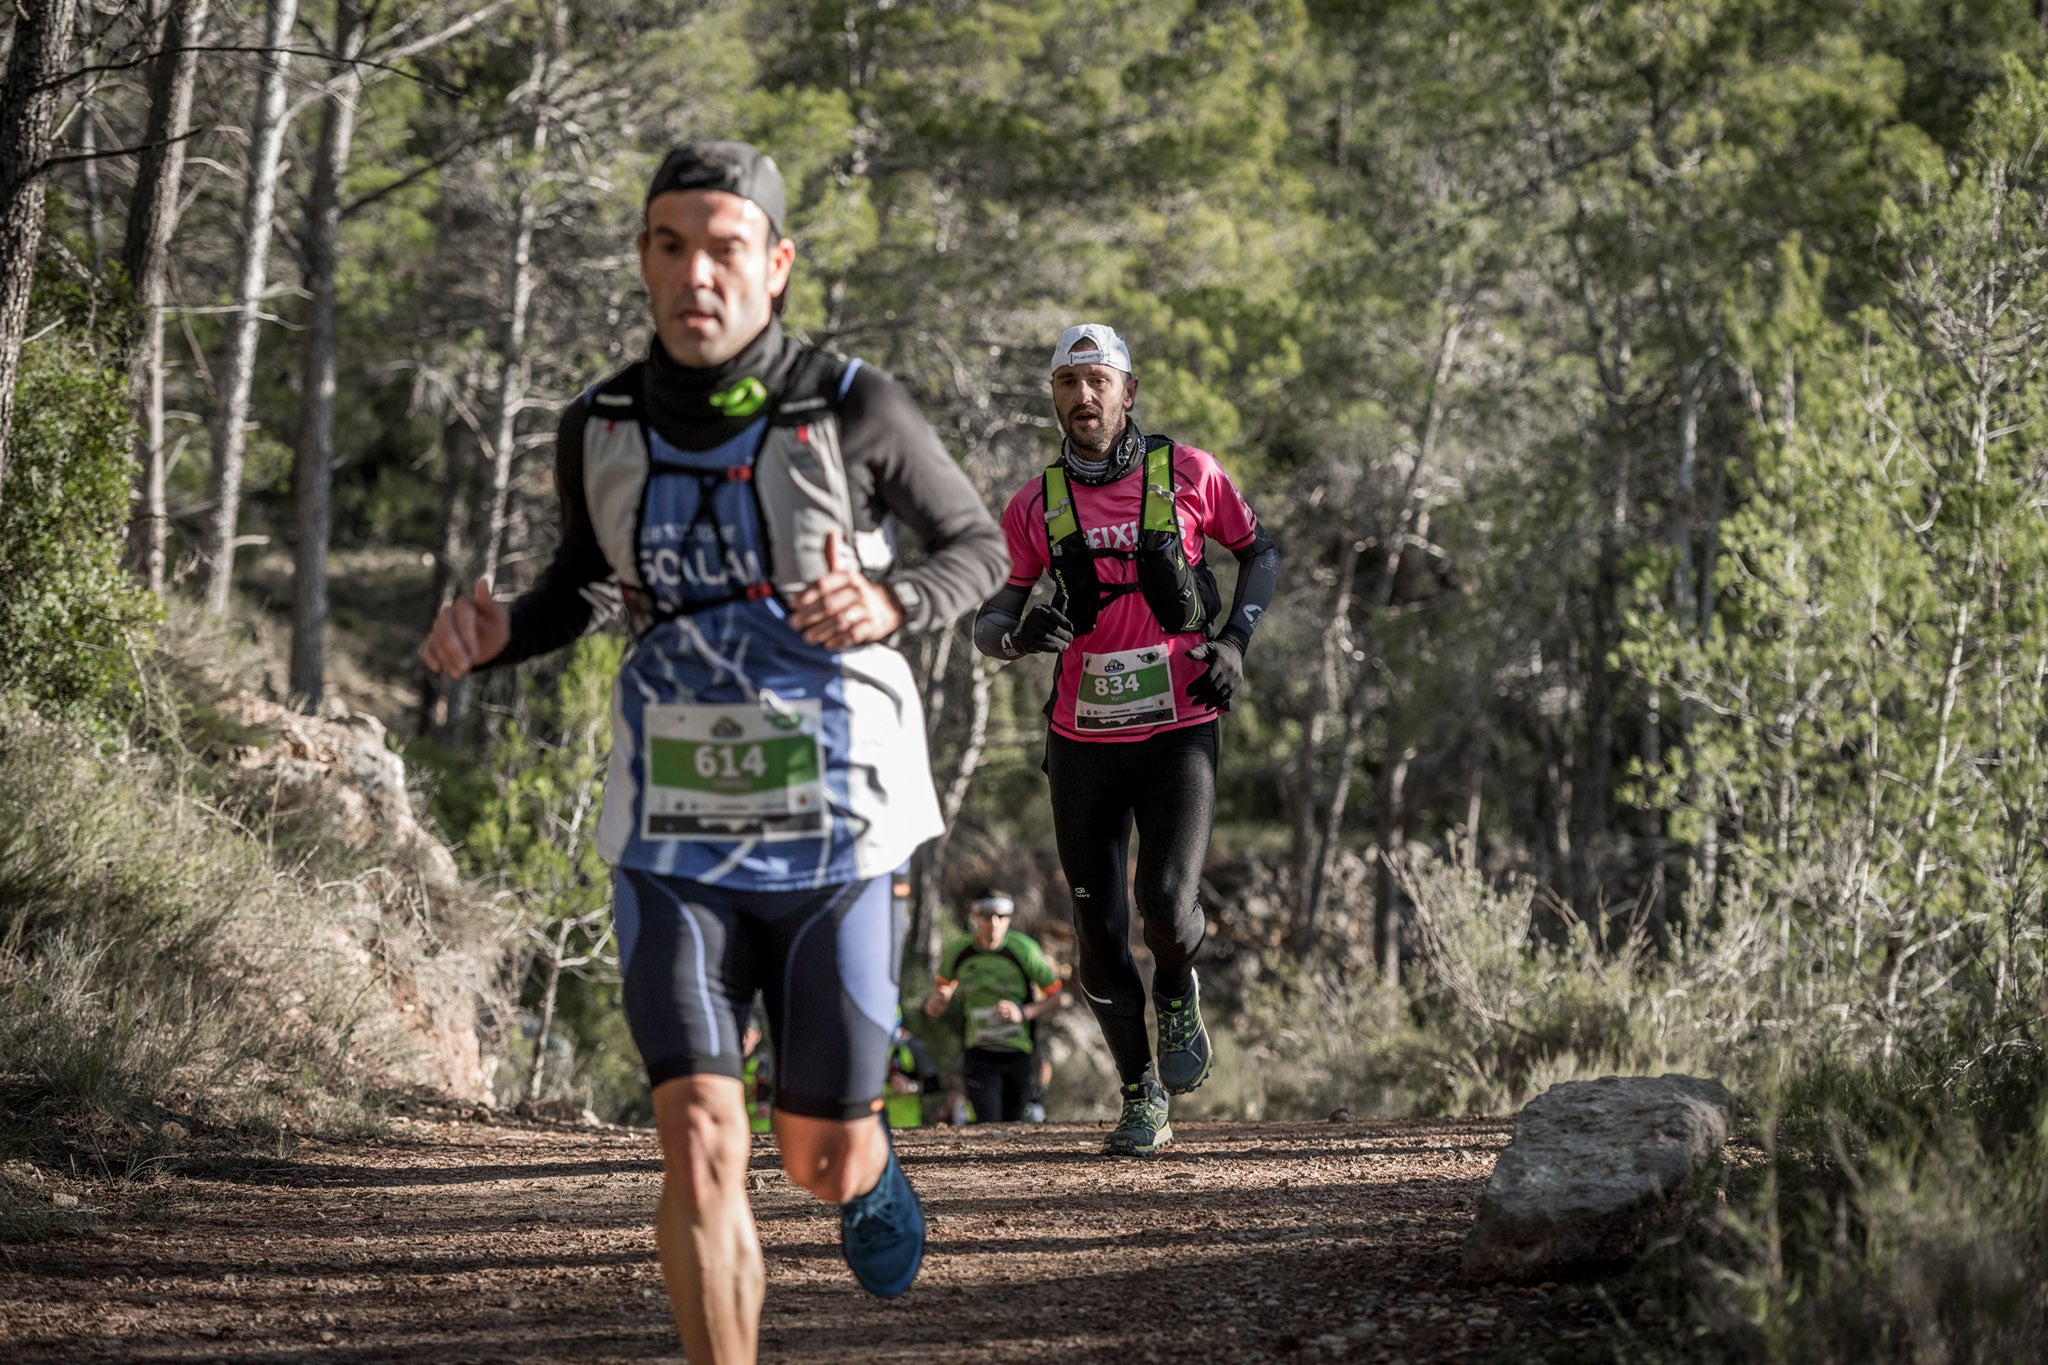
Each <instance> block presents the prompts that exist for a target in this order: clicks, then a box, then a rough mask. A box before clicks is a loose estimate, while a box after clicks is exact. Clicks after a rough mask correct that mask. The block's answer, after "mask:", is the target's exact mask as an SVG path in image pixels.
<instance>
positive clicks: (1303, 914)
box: [1288, 531, 1365, 951]
mask: <svg viewBox="0 0 2048 1365" xmlns="http://www.w3.org/2000/svg"><path fill="white" fill-rule="evenodd" d="M1364 549H1365V543H1364V542H1363V541H1361V540H1359V539H1357V537H1356V535H1355V534H1354V533H1353V532H1350V531H1346V532H1345V533H1344V534H1342V535H1341V536H1339V537H1338V544H1337V581H1336V582H1335V583H1334V584H1333V585H1332V586H1331V589H1330V607H1329V611H1328V613H1327V614H1326V616H1325V618H1324V624H1323V649H1322V668H1321V671H1320V673H1319V675H1318V678H1317V687H1318V695H1317V698H1316V706H1315V711H1314V712H1313V713H1312V714H1311V715H1310V716H1309V721H1308V727H1307V731H1306V733H1305V734H1304V735H1303V742H1302V746H1301V752H1300V753H1298V754H1296V755H1295V759H1294V785H1293V790H1292V791H1291V792H1290V793H1289V798H1288V804H1289V805H1290V806H1292V807H1293V810H1292V811H1291V812H1290V814H1291V817H1292V818H1291V820H1290V824H1291V825H1292V828H1293V835H1292V842H1291V846H1290V848H1289V850H1288V868H1289V871H1290V872H1291V873H1292V879H1293V885H1294V897H1295V902H1294V923H1293V925H1292V926H1290V928H1289V930H1288V940H1289V942H1290V943H1291V944H1292V945H1293V947H1294V948H1295V950H1296V951H1303V950H1306V949H1307V948H1308V947H1309V946H1310V945H1311V944H1312V943H1314V942H1315V936H1316V920H1317V916H1318V914H1319V912H1320V910H1321V904H1322V898H1321V895H1320V893H1319V891H1318V889H1317V888H1316V887H1315V886H1314V885H1313V884H1314V882H1315V881H1316V876H1315V868H1314V859H1315V857H1316V850H1317V844H1316V837H1315V836H1316V818H1315V814H1316V790H1317V787H1318V783H1317V781H1316V778H1317V775H1318V764H1317V760H1318V759H1319V758H1320V756H1321V755H1322V752H1323V746H1324V743H1325V741H1327V739H1328V738H1329V733H1330V722H1331V720H1332V719H1335V718H1337V717H1340V716H1341V715H1342V714H1343V708H1344V686H1343V683H1342V681H1341V674H1342V671H1343V670H1342V667H1341V665H1342V664H1343V663H1344V662H1345V660H1344V659H1342V658H1340V657H1339V656H1340V655H1341V654H1347V653H1348V651H1349V650H1350V649H1351V628H1350V627H1351V593H1352V589H1353V588H1354V587H1355V586H1356V584H1357V582H1358V556H1359V555H1360V553H1361V552H1363V551H1364Z"/></svg>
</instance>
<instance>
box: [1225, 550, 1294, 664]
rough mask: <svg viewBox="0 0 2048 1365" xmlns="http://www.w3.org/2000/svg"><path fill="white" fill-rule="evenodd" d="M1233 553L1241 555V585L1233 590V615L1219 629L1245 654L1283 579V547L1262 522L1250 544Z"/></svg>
mask: <svg viewBox="0 0 2048 1365" xmlns="http://www.w3.org/2000/svg"><path fill="white" fill-rule="evenodd" d="M1231 553H1233V554H1235V555H1236V556H1237V587H1236V589H1235V590H1234V591H1233V592H1232V593H1231V594H1230V619H1229V620H1227V621H1225V622H1224V623H1223V629H1221V630H1219V631H1217V632H1216V638H1217V639H1219V640H1222V641H1224V642H1226V643H1228V644H1233V645H1236V646H1237V652H1238V653H1239V654H1243V653H1244V652H1245V650H1246V648H1247V647H1249V646H1250V644H1251V642H1252V631H1253V630H1254V629H1255V628H1256V627H1257V626H1258V624H1259V618H1260V617H1261V616H1264V615H1265V614H1266V608H1267V607H1268V606H1269V605H1271V604H1272V601H1273V589H1274V588H1275V587H1276V586H1278V584H1279V582H1280V547H1279V546H1278V545H1275V544H1274V543H1273V539H1272V537H1271V536H1268V535H1267V534H1266V528H1265V527H1263V526H1261V527H1260V528H1259V532H1258V534H1257V535H1255V536H1253V537H1252V539H1251V541H1250V543H1249V544H1247V545H1246V546H1245V547H1244V548H1243V549H1240V550H1233V551H1232V552H1231Z"/></svg>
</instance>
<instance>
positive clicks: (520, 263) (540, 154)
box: [484, 4, 568, 583]
mask: <svg viewBox="0 0 2048 1365" xmlns="http://www.w3.org/2000/svg"><path fill="white" fill-rule="evenodd" d="M567 17H568V16H567V11H566V9H565V8H564V7H563V6H562V5H559V4H557V5H555V6H553V7H552V10H551V13H550V19H549V24H548V29H547V32H546V33H545V34H543V35H542V37H541V38H540V39H539V41H538V42H536V43H535V45H534V50H533V70H532V73H531V75H530V76H529V77H528V86H529V90H530V95H529V98H531V99H532V101H533V122H532V125H531V126H530V127H529V128H528V130H527V135H526V156H525V158H524V159H525V162H526V169H525V170H524V171H523V172H521V173H520V174H519V176H518V187H517V189H516V190H515V191H514V193H513V200H512V203H513V211H512V252H511V260H510V262H509V264H510V269H509V270H508V271H507V274H506V281H505V340H504V345H503V346H502V348H501V349H500V351H499V356H498V405H497V418H498V420H497V428H496V430H495V431H494V432H493V433H492V437H491V484H490V519H489V521H488V522H487V524H486V527H485V531H484V577H486V578H488V579H490V580H491V581H492V582H493V583H495V582H497V580H498V566H499V564H500V563H501V562H502V561H503V558H504V554H505V536H506V529H507V526H508V524H509V522H510V519H511V507H512V461H513V457H514V456H515V455H516V454H517V453H518V440H519V410H520V408H521V406H522V405H523V404H524V403H525V400H526V325H527V316H528V313H529V312H530V311H531V308H532V304H533V234H534V228H535V227H536V226H537V225H538V223H539V222H540V182H541V179H542V177H543V173H544V169H545V163H546V158H547V151H548V125H549V120H550V118H551V116H552V110H551V109H550V108H549V101H550V99H551V98H552V92H551V91H550V89H549V83H550V81H551V80H552V79H553V70H554V60H555V53H556V52H557V50H558V49H559V48H560V46H561V44H562V41H563V40H564V38H565V37H566V32H565V26H566V23H567Z"/></svg>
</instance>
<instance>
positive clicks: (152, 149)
mask: <svg viewBox="0 0 2048 1365" xmlns="http://www.w3.org/2000/svg"><path fill="white" fill-rule="evenodd" d="M209 4H210V0H172V4H171V7H170V10H169V12H168V13H167V14H166V15H165V16H164V21H163V28H162V31H161V35H160V37H159V40H158V41H159V44H160V50H159V52H158V55H157V58H156V62H155V63H154V65H153V67H152V69H151V73H150V82H149V85H150V89H149V121H148V123H147V125H146V127H145V129H144V132H143V138H142V143H143V146H142V154H141V156H140V158H139V159H138V161H137V164H136V168H135V195H134V198H133V199H132V200H131V201H130V203H129V207H128V235H127V239H126V242H125V244H124V245H123V247H122V250H121V264H122V265H124V266H125V267H127V270H128V280H129V283H130V284H131V285H133V286H134V289H135V307H136V308H137V309H138V310H139V311H138V313H137V315H136V322H137V327H136V330H135V332H134V334H133V337H132V339H131V343H130V346H129V351H128V400H129V403H130V405H131V406H132V407H133V408H134V410H135V415H136V421H137V425H138V427H139V429H140V430H139V434H138V436H137V441H136V450H135V486H136V491H137V494H138V505H137V506H136V509H135V516H134V519H133V521H132V522H131V523H130V525H129V548H130V552H131V554H132V555H133V557H134V560H135V568H136V571H137V572H138V573H140V574H141V575H142V578H143V581H144V582H145V583H147V584H148V585H149V590H150V591H151V592H155V593H161V592H162V591H163V590H164V535H165V524H164V523H165V509H164V430H163V423H164V418H163V414H164V406H163V399H164V393H163V382H164V374H163V371H164V339H163V338H164V333H163V310H164V294H165V289H166V284H167V282H168V280H169V278H170V265H171V233H172V232H173V231H175V230H176V228H177V225H178V197H179V194H180V192H181V189H182V186H183V183H184V178H185V138H186V134H187V133H188V132H189V131H190V130H191V127H192V82H193V77H194V75H195V74H196V73H197V71H198V69H199V53H198V51H197V47H198V44H199V40H200V37H201V35H202V33H203V32H204V31H205V28H206V12H207V9H208V7H209Z"/></svg>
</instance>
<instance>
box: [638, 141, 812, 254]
mask: <svg viewBox="0 0 2048 1365" xmlns="http://www.w3.org/2000/svg"><path fill="white" fill-rule="evenodd" d="M672 190H724V191H725V192H726V193H727V194H736V195H738V196H739V197H740V198H742V199H751V200H753V201H754V202H755V203H756V204H759V205H760V206H761V211H762V212H763V213H766V214H767V215H768V226H769V229H770V236H769V238H768V240H769V241H770V242H771V243H772V242H774V241H775V240H776V239H777V238H779V237H781V236H782V225H783V222H784V221H785V219H786V217H787V210H788V205H787V203H786V202H785V200H784V198H783V190H782V172H781V171H780V170H779V169H777V167H776V165H775V158H773V157H771V156H769V155H768V154H767V153H766V152H762V151H760V150H758V149H756V148H753V147H749V146H748V145H747V144H746V143H744V142H685V143H684V144H683V145H682V146H680V147H677V148H676V149H674V150H673V151H671V152H670V153H669V154H668V155H667V156H665V157H663V158H662V159H661V169H660V170H657V171H656V172H655V173H654V179H652V180H650V181H648V182H647V200H646V204H651V203H653V202H654V196H655V195H657V194H667V193H669V192H670V191H672ZM646 204H642V205H641V208H642V211H645V208H646Z"/></svg>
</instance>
